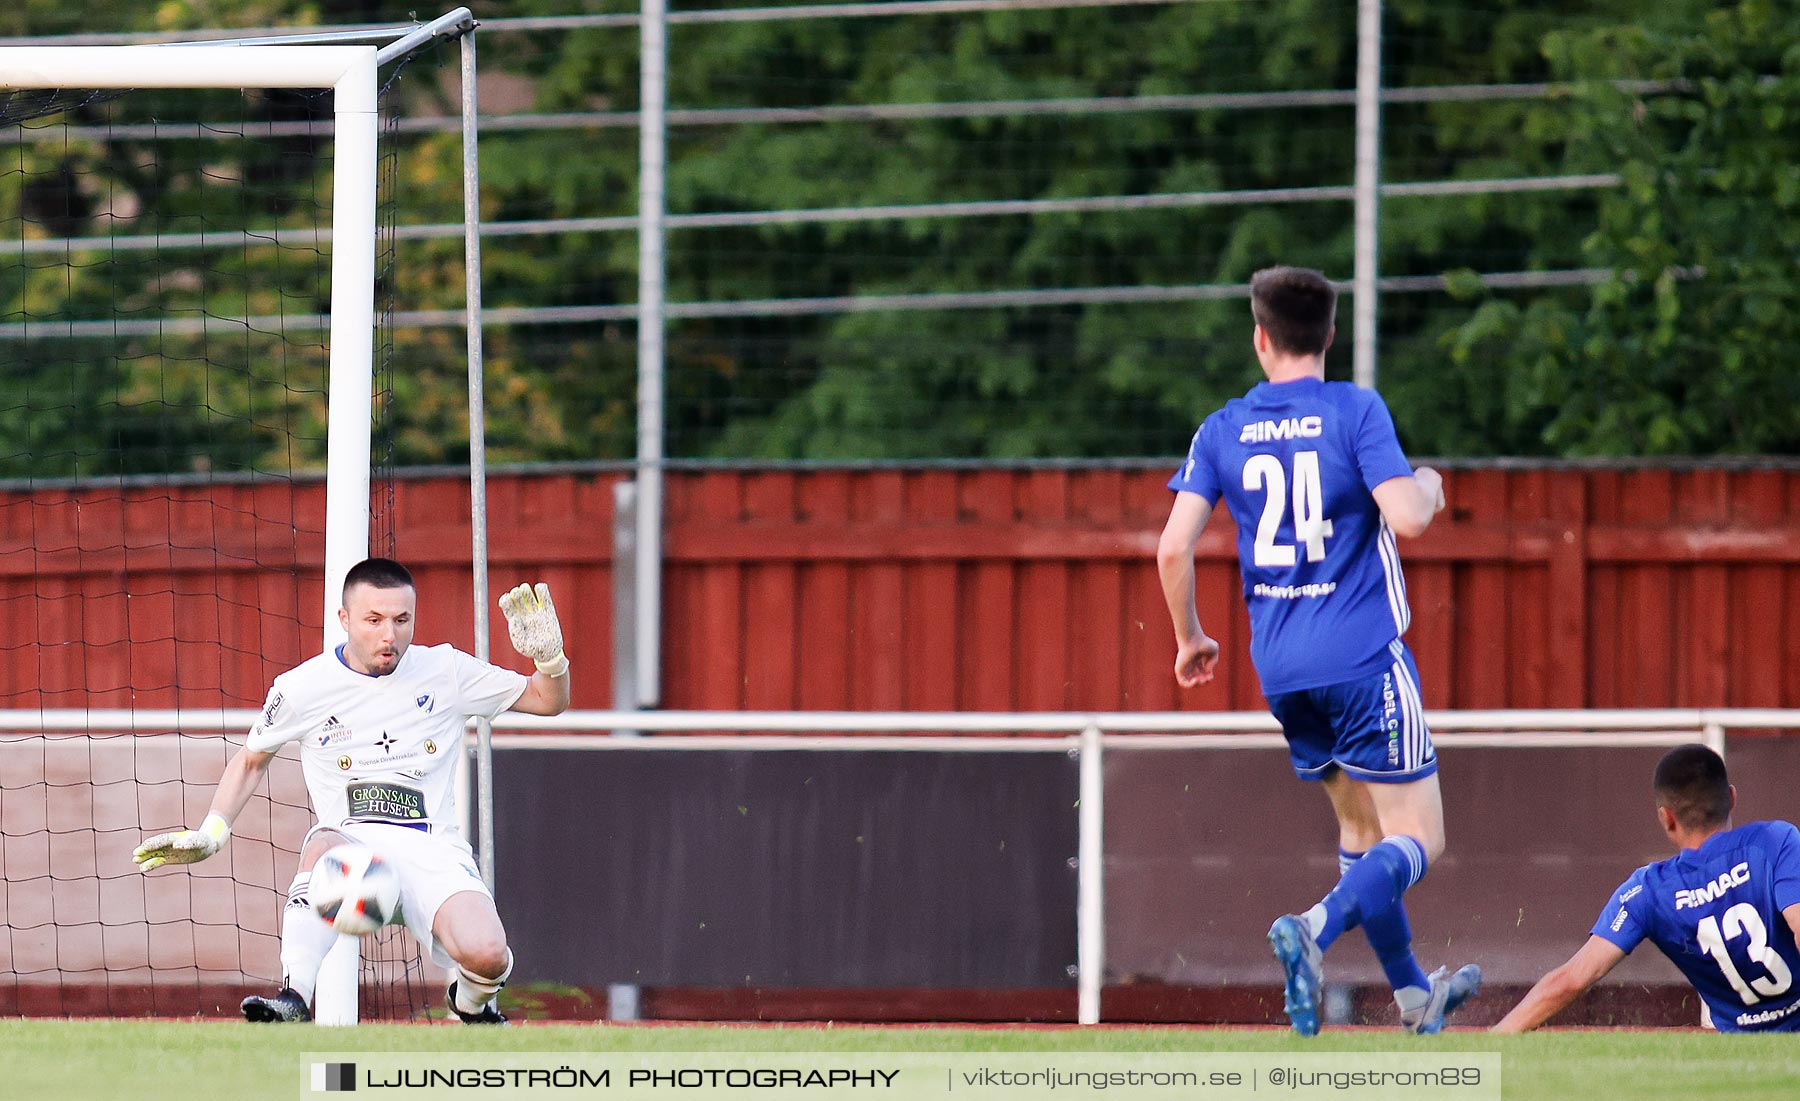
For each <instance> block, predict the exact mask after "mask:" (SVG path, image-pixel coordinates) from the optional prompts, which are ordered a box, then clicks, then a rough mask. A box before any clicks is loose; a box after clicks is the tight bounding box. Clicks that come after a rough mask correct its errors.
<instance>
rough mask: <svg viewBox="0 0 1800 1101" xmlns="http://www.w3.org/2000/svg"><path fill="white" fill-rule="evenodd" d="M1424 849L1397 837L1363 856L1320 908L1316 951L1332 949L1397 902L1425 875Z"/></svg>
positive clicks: (1417, 844)
mask: <svg viewBox="0 0 1800 1101" xmlns="http://www.w3.org/2000/svg"><path fill="white" fill-rule="evenodd" d="M1425 867H1426V864H1425V849H1424V847H1423V846H1421V845H1420V844H1419V843H1418V842H1417V841H1414V840H1413V839H1412V838H1410V837H1406V836H1403V835H1400V834H1396V835H1394V836H1393V837H1384V838H1382V839H1381V842H1380V843H1379V844H1377V845H1376V846H1375V847H1374V848H1372V849H1370V850H1369V851H1368V852H1366V853H1364V854H1363V857H1362V859H1361V860H1358V861H1357V862H1356V863H1354V864H1352V865H1350V870H1349V871H1347V872H1345V873H1344V876H1343V878H1342V879H1340V880H1338V885H1337V886H1336V887H1333V888H1332V889H1331V893H1330V894H1328V895H1326V896H1325V900H1324V901H1323V902H1321V903H1320V904H1319V907H1320V909H1321V910H1323V918H1324V920H1323V922H1322V923H1321V925H1320V928H1318V929H1316V930H1315V931H1314V933H1313V938H1314V939H1315V940H1317V941H1318V944H1319V950H1320V951H1324V950H1325V949H1326V948H1329V947H1331V944H1332V942H1333V941H1335V940H1337V939H1338V937H1340V936H1342V935H1343V934H1344V933H1345V932H1346V931H1347V930H1350V929H1354V928H1356V927H1357V926H1358V925H1360V924H1362V923H1363V922H1364V920H1366V917H1367V916H1373V915H1378V914H1380V913H1381V912H1382V911H1383V910H1386V909H1388V908H1389V907H1391V906H1393V905H1394V904H1395V903H1397V902H1399V901H1400V896H1401V895H1403V894H1405V893H1406V889H1407V888H1408V887H1411V886H1412V885H1413V884H1414V883H1417V882H1418V881H1419V880H1420V879H1421V878H1422V877H1423V876H1424V875H1425Z"/></svg>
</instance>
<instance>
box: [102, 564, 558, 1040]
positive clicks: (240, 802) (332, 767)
mask: <svg viewBox="0 0 1800 1101" xmlns="http://www.w3.org/2000/svg"><path fill="white" fill-rule="evenodd" d="M416 604H417V593H416V592H415V590H414V588H413V580H412V575H411V574H410V573H408V572H407V570H406V567H404V566H402V565H401V564H400V563H398V562H395V561H393V560H392V559H387V558H370V559H367V560H366V561H363V562H359V563H358V564H357V565H355V566H353V567H352V568H351V569H350V572H349V573H348V574H346V575H345V577H344V593H343V607H342V608H340V609H339V610H338V621H339V622H340V623H341V624H343V627H344V630H345V631H346V632H347V633H348V635H349V638H348V641H346V642H344V643H343V644H342V645H340V646H337V647H335V648H333V649H331V650H329V651H327V652H325V653H323V654H320V655H318V656H317V657H314V658H311V659H309V660H307V661H305V662H302V663H301V664H300V665H298V666H296V667H294V668H293V669H290V670H288V671H287V672H286V673H283V674H281V675H280V676H278V677H276V678H275V684H274V687H273V688H271V689H270V691H269V698H268V701H267V702H266V703H265V704H264V705H263V711H262V716H261V717H260V718H259V720H258V721H257V723H256V725H255V726H253V727H251V729H250V735H249V738H248V739H247V740H246V741H245V743H244V748H243V749H241V750H239V751H238V752H237V754H236V755H235V756H233V757H232V759H231V761H230V762H229V763H228V764H226V766H225V773H224V775H223V776H222V777H221V778H220V780H219V787H218V791H217V792H216V793H215V794H214V795H213V801H212V808H211V811H210V813H208V814H207V816H206V820H205V821H204V822H202V823H201V824H200V827H199V828H198V829H194V830H178V831H175V832H173V833H164V834H158V835H157V836H155V837H152V838H150V839H149V840H147V841H145V842H144V843H143V844H142V845H140V846H138V848H137V851H136V852H134V853H133V854H132V859H133V860H135V861H136V862H137V866H138V868H139V869H140V870H141V871H146V872H147V871H150V870H151V869H153V868H158V867H161V866H162V865H164V864H192V863H194V862H195V861H198V860H204V859H206V858H207V857H209V856H211V855H213V854H214V853H216V852H218V851H219V849H220V848H221V847H222V846H223V845H224V844H225V841H226V839H227V838H228V837H230V836H231V823H232V820H233V819H235V818H236V817H237V815H238V813H239V812H240V811H242V810H243V809H244V804H245V803H247V802H249V799H250V794H251V792H252V791H254V790H255V788H256V786H257V785H258V784H259V783H260V782H261V780H262V778H263V776H264V774H265V773H266V772H267V771H268V768H269V762H270V761H271V760H273V759H274V757H275V754H276V753H277V752H278V751H279V750H280V749H281V747H282V746H283V745H285V744H286V743H288V742H295V741H297V742H299V743H300V747H301V748H300V759H301V766H302V769H303V770H304V772H305V775H306V789H307V792H308V794H309V795H310V796H311V797H312V804H313V811H314V813H316V814H317V815H318V818H319V820H318V823H317V824H316V825H314V826H313V828H312V829H311V830H310V831H309V832H308V833H307V835H306V840H305V842H304V843H303V844H302V845H301V849H300V868H299V872H298V874H296V875H295V876H294V881H293V884H292V885H291V886H289V888H288V901H287V907H286V909H285V910H284V911H283V914H282V919H281V969H282V984H281V989H280V990H279V991H278V992H277V993H275V994H273V995H271V996H269V997H250V998H246V999H244V1004H243V1010H244V1016H245V1018H247V1019H248V1020H251V1021H306V1020H311V1019H312V1010H311V1004H312V997H313V987H314V985H315V983H316V982H317V980H318V975H319V965H320V963H321V962H322V961H323V960H324V958H325V953H326V951H327V950H329V949H330V948H331V946H332V943H333V942H334V941H335V939H336V938H337V935H338V934H337V933H336V932H335V931H334V930H333V929H332V928H331V926H329V925H327V924H326V923H325V921H324V919H322V918H320V917H319V915H318V914H316V913H314V912H313V909H312V906H311V904H310V903H309V901H308V899H307V885H308V880H309V878H310V874H311V871H312V866H313V863H314V862H315V861H316V860H318V858H319V857H320V856H321V855H323V854H324V853H325V851H326V850H328V849H330V848H331V847H333V846H334V845H339V844H342V843H344V842H345V841H354V842H357V843H360V844H363V845H367V846H368V847H369V848H370V849H372V850H374V851H375V852H376V853H377V854H378V855H380V856H381V858H382V859H383V860H385V861H387V862H388V863H389V864H391V865H392V866H393V867H394V870H395V871H396V872H398V873H399V878H400V910H401V916H402V917H403V919H404V921H405V923H406V927H407V928H408V929H409V930H411V932H412V935H413V936H414V937H416V938H417V939H418V942H419V945H420V947H421V949H422V950H423V951H424V952H425V953H426V954H428V955H430V956H431V958H432V960H433V961H434V962H435V963H437V964H438V965H439V966H440V967H444V968H447V969H450V970H451V972H452V975H453V976H454V977H453V979H452V980H451V983H450V990H449V1002H450V1008H451V1009H452V1010H453V1011H455V1013H456V1015H457V1016H458V1017H460V1018H462V1020H463V1021H465V1022H467V1023H469V1024H505V1023H506V1018H505V1017H504V1016H502V1015H501V1013H500V1011H499V1009H498V1008H496V1006H495V1004H494V1003H495V999H496V997H497V996H498V994H499V992H500V988H501V987H502V986H505V985H506V977H507V976H508V975H509V974H510V973H511V972H512V951H511V949H509V948H508V947H507V945H506V929H505V928H504V927H503V926H502V925H501V924H500V915H499V912H498V911H496V910H495V908H494V898H493V895H492V894H491V893H490V892H489V891H488V888H487V885H486V884H485V883H484V882H483V881H482V878H481V873H480V871H479V870H478V869H477V868H476V866H475V858H474V856H473V854H472V853H471V852H470V850H469V843H468V841H466V840H465V839H464V838H463V837H462V836H461V833H460V830H459V828H458V824H457V823H458V821H459V819H458V816H457V811H456V796H455V791H454V788H453V784H454V778H455V772H456V760H457V755H458V753H459V752H460V751H461V749H462V745H463V731H464V722H465V718H466V716H469V715H479V716H484V717H488V718H491V717H493V716H495V715H498V714H499V713H500V712H502V711H509V710H510V711H522V712H524V713H526V714H528V715H556V714H560V713H561V712H562V711H563V710H565V709H566V708H567V707H568V706H569V659H568V658H567V657H565V656H564V654H563V642H562V626H561V624H560V623H558V621H557V618H556V608H555V607H554V606H553V605H552V604H551V603H550V591H549V588H548V587H547V586H545V585H541V584H540V585H538V586H537V587H536V588H535V589H533V588H532V587H531V586H529V585H520V586H519V587H517V588H515V589H513V590H512V591H510V592H508V593H507V594H506V595H504V596H502V597H501V598H500V609H501V611H502V612H504V613H505V615H506V625H507V629H508V632H509V634H510V635H511V637H512V643H513V646H514V647H515V648H516V649H517V650H518V651H519V653H521V654H523V655H524V656H525V657H528V658H531V659H533V661H534V662H536V664H537V672H536V673H534V674H533V675H532V676H530V677H526V676H524V675H522V674H520V673H516V672H513V671H512V670H510V669H503V668H501V667H499V666H497V665H490V664H488V663H487V662H485V661H481V660H479V659H477V658H474V657H470V656H469V655H468V654H465V653H463V652H462V651H460V650H458V649H456V648H455V647H454V646H450V645H448V644H445V645H439V646H419V647H413V646H412V639H413V627H414V618H415V606H416Z"/></svg>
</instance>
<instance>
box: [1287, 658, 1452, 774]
mask: <svg viewBox="0 0 1800 1101" xmlns="http://www.w3.org/2000/svg"><path fill="white" fill-rule="evenodd" d="M1388 650H1389V652H1390V653H1391V654H1392V656H1393V661H1392V662H1391V663H1390V664H1389V665H1388V667H1387V668H1386V669H1384V670H1382V671H1381V672H1378V673H1371V674H1369V675H1368V676H1365V677H1359V678H1357V679H1356V680H1350V681H1345V682H1343V683H1342V684H1331V685H1326V686H1325V687H1323V688H1302V689H1300V690H1299V691H1295V692H1282V693H1279V694H1277V695H1274V696H1271V697H1269V710H1270V711H1272V712H1273V713H1274V715H1275V718H1276V719H1277V720H1278V721H1279V722H1280V723H1281V731H1282V733H1283V734H1285V735H1286V736H1287V743H1288V755H1289V756H1290V757H1291V758H1292V760H1293V764H1294V775H1296V776H1298V777H1300V779H1302V780H1323V779H1325V778H1326V777H1328V776H1330V775H1331V773H1332V770H1334V769H1340V768H1341V769H1343V770H1344V771H1345V772H1346V773H1348V774H1349V775H1350V776H1351V777H1353V778H1355V779H1358V780H1368V781H1371V782H1373V783H1377V784H1403V783H1406V782H1408V781H1411V780H1422V779H1424V778H1425V777H1427V776H1430V775H1432V774H1433V773H1435V772H1436V771H1437V767H1438V766H1437V750H1436V749H1434V748H1433V747H1432V745H1431V731H1430V730H1428V729H1426V726H1425V706H1424V704H1423V703H1422V702H1421V701H1420V698H1419V667H1418V666H1417V665H1415V664H1414V663H1413V656H1412V651H1411V650H1409V649H1408V648H1407V646H1406V644H1405V643H1404V642H1401V641H1400V640H1399V639H1395V640H1394V642H1393V643H1392V645H1390V646H1389V647H1388Z"/></svg>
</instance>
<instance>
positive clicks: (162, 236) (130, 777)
mask: <svg viewBox="0 0 1800 1101" xmlns="http://www.w3.org/2000/svg"><path fill="white" fill-rule="evenodd" d="M465 14H466V13H465ZM400 33H402V32H396V34H395V35H394V36H393V37H398V36H399V34H400ZM408 56H410V55H409V54H401V55H400V56H399V57H398V58H396V59H394V60H393V61H391V62H390V63H388V64H386V65H382V64H380V63H378V61H377V57H376V48H375V47H374V46H372V45H343V44H330V45H327V44H318V45H285V44H283V45H275V44H270V45H262V44H256V45H252V44H243V45H235V46H233V45H221V46H168V47H146V46H130V47H93V48H84V47H57V48H42V47H32V48H10V49H0V426H3V430H0V607H3V608H4V614H5V618H6V622H7V624H8V629H7V631H6V632H5V634H4V638H0V647H4V650H5V655H4V660H3V661H0V1014H4V1015H18V1014H33V1015H36V1014H54V1015H62V1014H73V1015H93V1014H104V1015H133V1014H155V1015H160V1016H169V1015H180V1016H187V1015H194V1014H201V1015H228V1016H229V1015H235V1014H236V1012H237V1003H238V1000H239V999H241V998H242V997H243V996H244V995H245V994H248V993H264V994H266V993H269V992H271V991H273V989H274V988H275V986H276V985H277V984H278V982H279V979H280V975H281V966H280V962H279V934H280V920H281V909H282V905H283V903H284V901H285V898H286V891H287V887H288V883H289V881H290V880H291V879H292V877H293V875H294V873H295V868H296V861H297V854H298V849H299V844H300V841H301V838H302V837H303V836H304V834H305V832H306V830H307V828H308V826H309V825H310V824H311V822H312V820H313V818H312V813H311V810H310V808H309V805H308V800H307V795H306V790H305V785H304V783H303V781H302V778H301V773H300V767H299V762H298V760H297V758H296V757H295V755H294V750H293V749H292V747H290V748H288V749H287V750H285V751H284V752H283V754H282V755H281V757H280V758H278V759H277V761H276V762H275V764H274V766H273V767H272V768H271V771H270V775H269V779H268V782H267V783H266V785H265V786H264V788H263V789H262V790H260V791H259V792H258V793H257V794H256V797H255V798H254V799H253V801H252V802H251V804H250V805H249V806H248V807H247V808H246V809H245V811H244V812H243V814H242V815H241V816H240V817H239V818H238V820H237V822H236V823H235V827H234V831H233V837H232V840H231V842H230V843H229V845H228V846H227V847H226V849H225V850H224V851H223V852H222V853H220V854H219V855H218V856H216V857H214V858H212V859H211V860H208V861H205V862H202V863H199V864H195V865H190V866H187V867H184V868H173V869H167V870H159V871H157V872H154V873H151V874H148V875H144V874H140V873H138V872H137V871H136V870H135V868H134V867H133V865H132V863H131V851H132V848H133V847H134V846H135V845H136V844H137V843H138V842H139V841H140V840H141V839H142V838H143V837H145V836H146V835H148V834H151V833H155V832H159V831H162V830H167V829H172V828H179V827H182V826H184V825H185V826H189V827H191V826H193V825H194V824H196V823H198V822H199V821H200V819H201V818H202V817H204V815H205V813H206V809H207V805H208V803H209V802H210V800H211V796H212V792H213V789H214V786H215V785H216V783H217V781H218V778H219V775H220V773H221V771H222V769H223V767H224V765H225V762H226V761H227V760H228V759H229V758H230V756H231V755H232V753H233V752H235V751H236V750H237V748H238V747H240V746H241V745H242V743H243V737H244V734H245V732H246V731H247V730H248V728H249V726H250V725H251V723H253V722H254V721H255V717H256V712H255V709H256V708H257V707H259V706H260V705H261V703H262V701H263V697H264V694H265V693H266V691H267V689H268V685H269V682H270V681H271V680H272V679H273V677H274V676H275V675H276V674H277V673H279V672H281V671H283V670H284V669H287V668H289V667H291V666H293V665H295V664H298V663H299V662H300V661H302V660H304V659H305V658H307V657H309V656H311V655H312V654H315V653H317V652H318V651H319V648H320V646H321V643H322V641H323V642H325V643H331V642H334V641H335V637H334V632H336V631H337V630H338V628H337V622H336V617H335V615H334V614H332V610H333V609H335V607H336V603H337V602H336V590H337V588H338V586H339V584H340V583H341V578H342V576H343V573H344V571H345V570H347V569H348V568H349V566H350V565H351V564H353V563H354V562H355V561H357V560H358V559H360V558H362V557H364V556H366V555H367V554H369V553H381V554H393V553H395V552H396V551H397V550H399V551H401V552H403V550H404V548H403V547H399V546H398V541H397V539H396V534H395V528H394V524H393V519H392V516H391V513H390V512H389V511H388V510H387V509H386V508H385V507H384V506H385V505H387V503H388V502H391V500H392V493H391V488H390V487H391V471H384V470H382V469H381V467H380V462H381V455H382V454H383V453H384V451H387V452H388V453H391V451H389V450H388V449H384V447H383V446H382V442H381V437H382V434H383V428H382V423H383V422H382V418H383V414H384V412H385V411H386V409H387V407H388V403H387V402H386V401H385V400H383V399H384V396H385V395H386V394H390V393H391V392H392V387H391V384H390V382H389V381H388V379H387V378H386V377H385V368H386V367H387V366H388V365H389V364H388V361H389V360H390V359H391V356H390V355H388V354H387V353H388V352H389V350H391V347H392V342H391V339H389V337H388V330H387V329H386V327H385V324H381V323H378V322H380V321H381V319H382V318H385V317H389V316H391V312H392V301H391V298H392V292H393V280H392V279H391V278H383V279H381V280H379V281H378V279H377V272H378V270H379V271H383V272H386V273H387V274H388V275H390V276H391V274H392V269H393V264H392V261H393V247H392V241H393V233H392V217H393V212H394V209H395V206H396V204H397V197H396V196H395V195H394V194H393V192H395V191H397V190H399V189H398V188H396V187H395V186H393V185H394V182H395V180H396V178H397V173H396V172H395V171H394V169H393V166H392V163H391V159H390V162H389V163H388V164H387V165H386V166H384V165H383V164H382V163H381V161H380V157H379V156H378V154H377V149H378V142H377V131H378V120H379V118H380V117H381V115H384V114H385V115H389V116H390V117H391V115H392V113H393V112H394V111H396V110H398V109H399V108H400V105H401V104H403V103H404V102H405V101H406V98H407V97H406V96H405V95H404V94H402V93H403V92H404V90H405V89H406V88H407V86H408V85H409V84H412V85H414V86H416V85H417V83H418V81H416V80H410V79H409V81H396V80H394V79H393V78H394V76H395V73H396V71H397V69H398V68H400V67H403V65H404V62H405V59H406V58H407V57H408ZM381 60H382V61H387V60H388V59H387V58H386V57H385V56H384V57H383V58H382V59H381ZM382 81H387V83H386V84H385V85H384V84H383V83H382ZM427 83H429V82H427ZM452 86H453V85H452ZM383 155H385V156H387V157H389V158H391V157H392V156H393V154H392V151H391V150H387V151H384V154H383ZM378 180H379V181H381V185H380V186H379V187H378ZM378 211H379V212H381V214H382V215H383V219H378V218H377V212H378ZM382 220H385V221H386V224H387V226H388V228H387V230H386V231H385V232H383V230H382V229H381V224H382ZM384 299H385V301H383V300H384ZM372 444H373V446H372ZM372 453H374V455H375V464H376V465H375V466H374V467H373V468H372V466H371V454H372ZM372 469H373V473H372ZM364 957H365V958H364V961H363V964H362V969H361V982H360V986H361V993H360V999H359V1000H360V1003H361V1006H360V1015H361V1016H362V1017H364V1018H371V1017H374V1018H406V1017H412V1016H417V1015H419V1014H420V1013H422V1012H423V1010H424V1007H425V1005H426V1004H427V1003H428V1002H429V1001H431V1000H433V999H434V998H435V996H436V995H437V994H438V993H439V991H437V990H436V989H435V988H434V985H433V984H430V983H427V982H426V981H425V980H426V978H427V976H426V975H425V973H424V970H423V969H422V967H421V964H420V961H419V959H418V955H417V952H416V950H415V949H414V948H413V946H412V944H411V942H410V941H409V940H406V939H405V935H404V934H403V933H402V932H401V931H399V930H398V929H390V930H388V931H386V933H385V934H384V935H383V937H381V938H378V939H374V940H371V941H370V942H368V943H367V944H365V946H364ZM433 977H435V976H433ZM344 985H348V986H349V988H350V989H349V997H350V998H351V1002H350V1012H351V1013H353V1014H354V1013H356V1012H357V1011H358V1010H357V1004H356V1003H357V1001H358V998H357V990H356V984H355V983H354V982H348V983H341V984H340V986H344ZM320 995H321V997H324V995H325V991H324V988H323V986H322V988H321V992H320Z"/></svg>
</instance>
